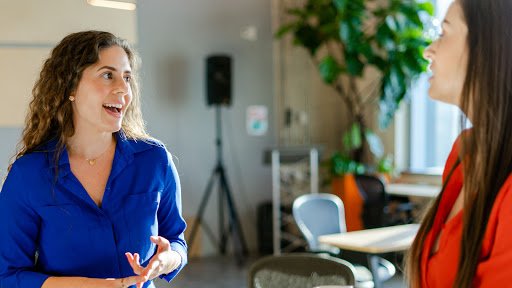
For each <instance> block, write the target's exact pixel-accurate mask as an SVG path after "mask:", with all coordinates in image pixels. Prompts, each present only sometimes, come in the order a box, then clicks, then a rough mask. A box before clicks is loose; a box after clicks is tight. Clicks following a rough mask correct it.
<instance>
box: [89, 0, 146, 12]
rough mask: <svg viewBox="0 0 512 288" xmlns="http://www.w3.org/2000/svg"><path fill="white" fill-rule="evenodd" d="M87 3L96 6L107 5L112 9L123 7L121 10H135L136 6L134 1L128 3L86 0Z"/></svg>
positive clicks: (110, 0)
mask: <svg viewBox="0 0 512 288" xmlns="http://www.w3.org/2000/svg"><path fill="white" fill-rule="evenodd" d="M87 3H89V5H92V6H98V7H107V8H114V9H123V10H132V11H133V10H135V8H137V6H136V5H135V3H129V2H124V1H114V0H87Z"/></svg>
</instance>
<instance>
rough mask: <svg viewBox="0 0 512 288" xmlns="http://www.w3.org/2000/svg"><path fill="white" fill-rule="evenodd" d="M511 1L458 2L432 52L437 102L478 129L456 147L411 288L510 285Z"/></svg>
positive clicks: (410, 269)
mask: <svg viewBox="0 0 512 288" xmlns="http://www.w3.org/2000/svg"><path fill="white" fill-rule="evenodd" d="M511 12H512V1H510V0H484V1H483V0H456V1H455V2H453V3H452V4H451V6H450V7H449V9H448V12H447V14H446V17H445V20H444V21H443V34H442V36H441V37H440V38H439V39H438V40H437V41H435V42H434V43H432V44H431V45H430V46H429V47H428V48H427V50H426V51H425V56H426V58H428V59H430V60H431V70H432V73H433V76H432V77H431V79H430V89H429V94H430V97H432V98H434V99H436V100H440V101H443V102H447V103H450V104H454V105H457V106H458V107H460V109H461V110H462V112H463V113H464V115H465V117H467V118H463V121H462V123H463V125H464V126H463V127H467V126H466V125H465V122H466V120H469V121H470V122H471V124H472V128H470V129H467V130H465V131H463V132H462V133H461V135H460V136H459V138H458V139H457V140H456V142H455V144H454V145H453V148H452V151H451V153H450V155H449V156H448V159H447V161H446V165H445V170H444V173H443V189H442V191H441V193H440V195H439V196H438V198H437V199H436V201H434V203H433V205H432V207H430V209H429V210H428V212H427V213H426V215H425V217H424V219H423V221H422V223H421V226H420V229H419V231H418V234H417V236H416V238H415V240H414V243H413V245H412V247H411V249H410V251H409V255H408V262H407V267H406V268H407V277H408V282H409V285H410V287H412V288H419V287H430V288H436V287H456V288H459V287H463V288H466V287H510V284H509V283H510V275H512V246H510V243H512V229H511V228H512V224H511V223H512V174H511V173H512V129H511V128H510V121H511V120H512V86H511V85H512V84H511V83H512V25H511V20H510V13H511Z"/></svg>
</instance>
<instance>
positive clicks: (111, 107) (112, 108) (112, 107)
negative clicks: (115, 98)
mask: <svg viewBox="0 0 512 288" xmlns="http://www.w3.org/2000/svg"><path fill="white" fill-rule="evenodd" d="M103 108H104V109H105V110H107V112H110V114H112V115H113V116H116V117H119V116H120V115H121V111H122V110H123V105H121V104H103Z"/></svg>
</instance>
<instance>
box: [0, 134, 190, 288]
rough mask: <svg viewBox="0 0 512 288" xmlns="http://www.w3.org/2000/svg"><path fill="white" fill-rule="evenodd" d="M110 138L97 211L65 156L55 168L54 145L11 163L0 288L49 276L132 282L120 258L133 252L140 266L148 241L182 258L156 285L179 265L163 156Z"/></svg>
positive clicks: (1, 218)
mask: <svg viewBox="0 0 512 288" xmlns="http://www.w3.org/2000/svg"><path fill="white" fill-rule="evenodd" d="M116 138H117V145H116V151H115V155H114V160H113V163H112V170H111V173H110V176H109V178H108V181H107V185H106V188H105V193H104V196H103V202H102V205H101V207H98V206H97V205H96V204H95V203H94V201H93V200H92V199H91V198H90V196H89V195H88V194H87V192H86V190H85V189H84V188H83V186H82V185H81V184H80V182H79V181H78V179H77V178H76V177H75V176H74V175H73V173H72V172H71V169H70V165H69V158H68V154H67V151H66V150H65V149H64V150H63V151H62V153H61V155H60V159H59V162H58V165H56V164H55V160H54V159H55V158H54V153H55V150H56V149H55V148H56V141H50V142H49V143H48V144H46V145H44V146H43V149H40V151H38V152H32V153H29V154H26V155H24V156H22V157H21V158H19V159H18V160H16V161H15V163H14V164H13V166H12V168H11V170H10V172H9V174H8V176H7V178H6V180H5V182H4V185H3V187H2V190H1V193H0V288H34V287H41V286H42V284H43V282H44V281H45V280H46V279H47V278H48V277H50V276H82V277H91V278H120V277H127V276H132V275H134V274H133V270H132V268H131V267H130V265H129V263H128V261H127V260H126V256H125V252H132V253H139V254H140V257H141V262H142V263H143V265H146V264H147V262H148V261H149V260H150V258H151V257H152V256H153V255H154V253H155V251H156V250H155V244H153V243H152V242H151V241H150V238H149V237H150V236H151V235H160V236H162V237H164V238H166V239H168V240H169V241H170V242H171V248H172V249H173V250H175V251H177V252H178V253H179V254H180V255H181V257H182V264H181V266H180V267H179V268H178V269H176V270H175V271H173V272H171V273H170V274H168V275H165V276H163V278H164V279H166V280H167V281H170V280H171V279H172V278H173V277H174V276H176V274H177V273H178V271H179V270H180V269H181V268H182V267H183V266H184V265H185V264H186V262H187V256H186V253H187V252H186V251H187V248H186V243H185V240H184V235H183V232H184V230H185V226H186V225H185V221H184V220H183V218H182V216H181V194H180V182H179V178H178V174H177V172H176V168H175V166H174V164H173V162H172V158H171V155H170V153H169V152H168V151H167V150H166V148H165V147H164V146H163V145H162V144H160V143H158V142H156V141H153V140H148V141H141V140H139V141H134V140H128V139H126V138H125V137H124V136H123V134H122V132H119V133H116ZM56 166H57V167H56ZM55 168H57V170H56V169H55ZM56 171H57V172H56ZM36 254H37V255H38V256H37V257H36V256H35V255H36ZM144 287H154V284H153V283H151V282H148V283H146V284H145V285H144Z"/></svg>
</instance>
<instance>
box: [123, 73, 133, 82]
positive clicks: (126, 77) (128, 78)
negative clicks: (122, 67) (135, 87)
mask: <svg viewBox="0 0 512 288" xmlns="http://www.w3.org/2000/svg"><path fill="white" fill-rule="evenodd" d="M124 81H126V83H130V82H131V81H132V76H130V75H127V76H124Z"/></svg>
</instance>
